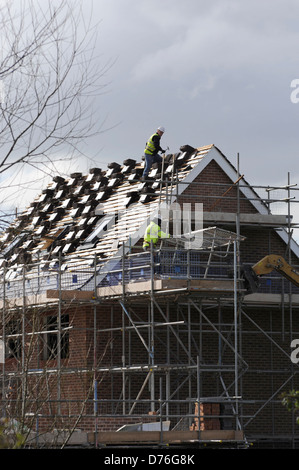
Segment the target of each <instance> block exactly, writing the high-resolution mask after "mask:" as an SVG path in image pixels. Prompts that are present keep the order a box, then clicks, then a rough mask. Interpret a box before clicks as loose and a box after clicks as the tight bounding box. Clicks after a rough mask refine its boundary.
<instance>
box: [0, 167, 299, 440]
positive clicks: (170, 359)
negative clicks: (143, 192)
mask: <svg viewBox="0 0 299 470" xmlns="http://www.w3.org/2000/svg"><path fill="white" fill-rule="evenodd" d="M177 181H178V178H177ZM241 184H242V183H241V181H240V178H238V180H237V183H236V185H235V186H236V188H237V208H238V210H237V212H236V217H235V220H233V221H232V222H231V224H232V225H234V228H235V231H230V230H224V229H221V228H219V227H208V228H204V229H203V239H202V243H200V246H198V247H196V245H195V246H194V245H193V246H192V247H191V248H190V247H189V246H188V243H189V241H190V238H188V237H185V239H184V241H182V238H178V239H176V238H170V239H166V240H163V242H162V243H161V245H160V246H159V247H158V248H157V249H155V248H154V247H153V246H152V245H151V248H150V251H149V252H148V253H144V252H143V251H142V248H141V246H138V244H137V245H135V246H132V244H131V241H130V240H128V241H127V242H124V243H123V244H122V250H120V253H119V255H118V256H114V259H113V261H114V266H113V269H111V267H110V266H109V269H108V270H107V263H105V262H104V261H103V260H102V259H98V258H97V256H96V255H95V256H93V257H92V258H90V260H89V261H90V263H89V267H88V266H85V267H84V268H82V265H81V264H80V260H79V261H78V258H77V257H74V260H73V263H71V268H69V267H68V266H65V264H64V260H63V259H62V258H61V256H59V257H58V259H56V261H55V262H54V263H52V265H51V266H50V267H49V265H47V266H44V263H43V262H41V261H37V262H35V263H32V264H28V265H23V266H22V267H20V268H19V270H16V269H15V270H10V271H7V270H6V268H5V267H4V268H3V270H2V287H1V291H2V295H1V309H2V335H1V337H0V339H1V341H2V345H3V346H4V350H5V353H6V358H7V357H8V356H9V358H8V359H9V360H8V361H7V360H5V358H4V360H3V363H2V374H1V388H2V416H9V417H10V418H14V419H15V420H16V421H17V422H19V423H21V425H22V429H23V430H24V429H28V430H29V431H30V432H29V431H28V436H29V438H28V439H29V440H28V442H29V445H39V444H41V443H44V441H43V432H45V428H44V427H43V423H44V422H49V421H52V426H51V427H50V428H49V429H50V430H51V436H52V438H53V435H54V437H55V439H56V440H57V442H58V441H59V438H61V434H62V433H65V432H66V423H68V426H69V427H68V431H69V433H67V434H66V435H65V434H63V438H64V440H63V445H65V442H70V439H71V436H73V435H74V434H76V433H75V431H76V430H77V428H82V429H84V430H85V429H87V428H88V425H89V426H90V427H89V433H90V434H89V433H87V437H86V442H88V443H89V444H90V445H93V446H96V447H99V446H101V445H102V444H107V442H108V444H109V445H124V444H128V443H129V444H130V439H134V442H135V443H136V442H139V443H141V444H143V445H145V444H151V445H156V446H158V447H159V446H160V447H161V446H162V447H163V446H164V445H166V444H167V445H169V444H171V443H173V442H178V440H179V441H180V442H181V443H182V444H185V445H190V443H191V442H193V443H194V442H195V443H196V444H194V445H196V446H201V445H204V444H207V443H208V444H210V445H217V443H218V444H219V445H220V443H221V444H222V445H227V446H231V447H244V446H245V447H246V446H247V445H248V444H249V442H248V439H247V430H248V429H249V428H250V426H251V424H252V423H254V422H255V421H258V419H259V416H260V415H262V414H263V412H264V411H265V409H268V408H269V407H270V409H271V411H272V414H273V415H274V414H276V413H277V411H276V409H277V408H278V406H281V404H280V400H279V398H278V396H279V393H280V392H281V391H282V390H283V389H284V387H286V386H289V388H290V389H291V388H292V387H294V386H295V384H296V383H298V382H297V380H298V376H297V372H298V371H297V365H296V364H293V363H291V362H290V361H289V351H288V349H286V348H283V347H282V346H281V341H282V342H284V341H286V339H291V338H294V337H296V335H298V334H299V326H298V325H297V323H295V316H294V312H295V310H296V309H297V308H298V306H299V302H298V300H297V298H296V295H297V290H296V289H295V288H293V289H292V286H289V285H286V283H285V282H284V280H281V279H280V278H279V277H278V276H276V275H275V274H271V275H269V279H270V280H271V284H269V283H268V282H267V279H268V278H265V279H263V282H262V284H263V285H262V287H263V289H262V291H263V292H265V293H267V292H268V293H271V290H272V289H274V293H275V294H276V293H277V294H278V295H279V296H280V302H279V305H277V304H275V303H273V302H272V301H270V300H269V297H267V298H266V297H265V299H264V300H263V301H261V302H260V308H262V309H266V308H268V309H270V314H269V316H270V327H269V326H268V327H267V328H266V327H265V326H263V325H261V324H260V323H259V322H258V321H257V320H256V318H255V316H254V315H252V314H251V309H252V308H253V307H252V304H249V303H247V302H246V295H247V293H248V292H247V291H246V287H245V285H244V280H243V279H242V277H241V272H240V269H241V262H240V252H241V251H242V248H241V246H242V241H243V240H244V237H242V236H241V226H242V220H241V211H240V201H241V199H242V196H241V194H240V188H241ZM165 185H166V188H165V192H166V194H167V195H168V197H169V198H170V201H171V200H172V198H174V193H175V188H176V187H177V186H176V185H175V184H174V183H173V178H172V179H171V180H167V181H165ZM168 185H171V188H170V189H169V188H168ZM223 189H224V193H223V194H224V195H225V198H229V195H228V193H229V189H230V187H229V188H228V189H227V188H223ZM254 190H255V191H257V190H262V191H265V192H266V197H265V198H262V199H261V198H260V197H259V196H256V197H257V199H258V200H259V201H261V200H262V202H263V204H265V206H266V207H267V208H268V210H269V214H270V213H271V208H272V206H273V205H274V204H277V203H280V202H283V203H284V204H287V217H286V223H285V226H284V227H283V228H284V229H285V231H286V234H287V237H288V238H287V244H286V249H287V255H288V259H289V261H291V259H292V253H291V251H292V250H291V238H292V233H293V229H294V227H295V226H294V224H292V223H291V209H290V204H291V202H297V201H296V200H295V199H292V196H291V191H295V190H296V188H295V187H294V186H293V185H291V183H290V177H289V176H288V184H287V185H286V186H285V187H276V188H270V187H259V188H254ZM274 191H276V192H277V193H278V192H286V193H287V196H286V197H282V198H280V197H271V194H273V193H274ZM232 198H233V199H234V200H235V198H236V196H233V197H232ZM218 201H219V198H218V197H215V198H214V199H212V202H211V204H212V206H211V207H212V208H213V209H214V208H215V205H217V203H218ZM167 202H169V200H168V201H167ZM275 226H276V225H275ZM192 235H194V233H193V234H191V239H192ZM278 284H279V285H278ZM286 295H287V296H288V297H287V298H286ZM85 307H88V309H89V311H88V312H89V313H88V315H89V316H91V318H90V319H89V323H87V322H86V323H85V324H84V326H78V325H77V324H76V323H75V322H74V323H72V321H70V319H69V316H68V314H69V313H70V312H71V310H72V309H76V311H77V312H78V311H81V310H84V308H85ZM277 310H279V312H280V314H281V324H282V330H281V331H280V333H279V337H278V332H277V330H275V326H274V322H275V319H274V313H273V312H274V311H277ZM49 312H50V313H51V312H52V313H53V315H51V316H50V318H51V321H50V322H49V321H44V320H43V315H45V316H46V318H47V317H49ZM103 312H105V317H106V326H105V325H104V326H103V324H102V323H103V322H102V320H103ZM287 313H288V315H289V319H288V322H287ZM54 317H55V319H53V318H54ZM107 319H109V322H108V321H107ZM108 323H109V324H108ZM244 324H246V328H249V327H248V325H251V327H252V330H250V331H248V330H247V329H244ZM254 332H255V334H256V335H260V337H261V338H263V341H267V343H268V345H270V346H269V347H270V350H271V355H273V354H274V352H273V350H274V349H277V350H279V351H280V353H281V354H282V356H283V357H284V358H285V359H286V360H288V363H289V365H288V367H285V368H284V369H283V370H282V371H281V373H282V376H283V377H284V380H283V381H282V383H280V384H279V385H277V383H276V381H275V375H276V374H277V370H276V367H275V365H274V363H272V369H269V370H267V371H266V370H263V368H260V369H259V370H257V369H256V370H255V372H256V373H257V374H261V373H263V372H264V373H265V374H269V377H270V382H271V381H272V382H271V383H270V388H269V389H271V393H269V396H268V398H264V397H262V398H249V399H246V398H244V387H245V382H246V380H245V378H246V376H247V375H248V374H249V375H250V374H252V373H253V372H254V371H253V372H252V371H251V369H250V364H249V363H248V361H247V360H246V357H247V356H246V354H244V352H245V350H247V346H246V345H245V344H244V342H245V340H246V335H251V334H253V333H254ZM75 333H76V336H74V338H75V341H76V338H77V339H78V340H79V338H80V334H81V333H82V335H83V333H84V335H86V337H87V336H88V337H89V339H90V344H89V347H90V349H89V350H88V352H86V357H85V358H84V360H83V361H82V362H80V361H79V363H78V362H76V361H75V360H74V361H73V363H71V362H69V363H68V362H67V361H66V358H67V356H68V353H69V350H68V348H69V339H70V337H71V336H72V335H75ZM286 337H287V338H286ZM116 344H117V348H116V346H115V345H116ZM114 348H115V349H116V352H115V351H114ZM136 351H137V356H136ZM30 352H32V353H33V354H34V356H32V357H31V356H30ZM271 357H272V356H271ZM75 376H76V377H77V380H78V378H79V379H80V380H82V382H84V393H83V395H82V396H81V398H78V396H77V397H75V398H70V397H69V396H67V395H65V392H64V387H65V380H71V379H72V378H73V377H75ZM53 383H54V385H53ZM53 387H54V388H55V394H54V393H53ZM29 390H30V393H31V394H29V395H28V392H29ZM33 390H34V393H35V395H34V396H32V392H33ZM80 393H81V392H80ZM80 393H79V392H78V394H79V395H80ZM109 394H110V396H108V395H109ZM248 410H250V411H248ZM108 422H109V423H110V424H111V422H114V431H113V432H111V433H110V434H109V435H108V434H105V433H103V429H104V427H103V423H104V424H105V423H108ZM69 423H71V425H70V424H69ZM87 423H92V424H91V425H90V424H88V425H87ZM273 423H274V421H273ZM272 426H273V428H272V433H270V434H271V439H272V440H275V439H277V440H280V441H281V442H282V441H284V440H287V441H288V442H291V445H292V446H293V447H295V446H296V445H297V441H298V431H297V432H296V427H295V418H294V415H293V417H292V429H291V432H289V433H286V432H282V433H277V432H276V430H275V429H274V424H272ZM57 429H60V430H61V432H60V434H59V432H58V430H57ZM41 430H42V432H41ZM140 430H142V431H144V432H143V433H140ZM147 430H150V431H151V432H152V434H151V435H150V437H148V435H147V434H146V431H147ZM33 431H34V432H33ZM155 431H157V432H158V434H155ZM55 433H56V434H55ZM131 433H132V434H131ZM170 433H172V434H170ZM268 434H269V433H265V435H264V437H263V436H262V438H264V439H267V435H268ZM276 435H277V437H276ZM251 436H252V437H251V439H253V440H254V439H259V437H258V436H256V435H255V434H254V433H252V432H251ZM139 437H140V441H136V439H138V438H139ZM53 439H54V438H53ZM107 439H108V441H107ZM59 442H61V441H59ZM131 443H132V441H131Z"/></svg>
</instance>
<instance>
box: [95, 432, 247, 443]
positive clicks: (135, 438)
mask: <svg viewBox="0 0 299 470" xmlns="http://www.w3.org/2000/svg"><path fill="white" fill-rule="evenodd" d="M243 439H244V434H243V431H234V430H230V431H224V430H219V431H201V432H200V433H199V432H198V431H164V432H163V433H162V436H161V433H160V431H125V432H116V431H101V432H98V433H97V441H98V442H99V443H102V444H132V443H135V444H142V443H160V442H163V443H164V444H178V443H183V442H193V441H196V442H198V441H199V440H202V441H210V440H211V441H212V440H213V441H242V440H243ZM94 440H95V433H88V441H89V442H90V443H94Z"/></svg>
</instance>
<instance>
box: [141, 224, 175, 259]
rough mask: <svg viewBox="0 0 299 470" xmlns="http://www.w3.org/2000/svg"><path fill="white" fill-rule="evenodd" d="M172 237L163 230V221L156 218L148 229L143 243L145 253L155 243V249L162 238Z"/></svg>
mask: <svg viewBox="0 0 299 470" xmlns="http://www.w3.org/2000/svg"><path fill="white" fill-rule="evenodd" d="M169 237H170V235H169V234H167V233H165V232H163V231H162V230H161V219H160V218H156V219H154V220H152V221H151V222H150V224H149V225H148V226H147V227H146V230H145V234H144V241H143V249H144V251H146V250H148V249H149V247H150V246H151V242H153V247H154V248H155V246H156V244H157V242H158V240H159V239H161V238H169Z"/></svg>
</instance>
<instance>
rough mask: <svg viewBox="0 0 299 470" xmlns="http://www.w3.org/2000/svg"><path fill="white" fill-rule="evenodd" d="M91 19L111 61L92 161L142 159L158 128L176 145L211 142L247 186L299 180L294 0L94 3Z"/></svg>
mask: <svg viewBox="0 0 299 470" xmlns="http://www.w3.org/2000/svg"><path fill="white" fill-rule="evenodd" d="M84 1H85V2H86V0H84ZM88 1H89V0H87V2H88ZM94 16H95V18H98V19H99V20H101V23H100V29H99V48H100V52H101V53H102V54H103V55H102V60H105V59H106V60H108V59H112V60H114V59H115V60H116V62H115V64H114V65H113V67H112V68H111V69H110V70H109V71H108V73H107V82H110V84H109V85H108V86H107V91H109V93H107V94H106V95H105V96H104V97H100V98H99V111H100V114H101V115H102V116H103V117H104V116H107V121H106V126H107V127H109V126H114V125H116V127H115V128H113V129H112V130H110V131H109V132H107V133H104V134H103V135H101V136H100V138H98V139H97V140H98V146H99V149H101V152H100V153H99V156H98V158H99V161H100V160H103V161H107V160H108V161H109V160H111V159H117V160H119V161H122V160H123V159H124V158H126V157H137V158H139V157H141V155H142V153H143V149H144V143H145V141H146V139H147V138H148V137H149V135H150V134H151V133H152V132H153V131H155V130H156V127H157V126H159V125H163V126H164V127H165V128H166V132H165V134H164V136H163V140H162V143H163V145H164V147H165V146H167V145H168V146H169V148H170V150H171V151H173V152H176V151H178V150H179V147H180V146H181V145H183V144H190V145H192V146H195V147H198V146H201V145H207V144H212V143H213V144H215V145H216V146H217V147H218V148H219V149H220V150H221V151H222V152H223V153H224V154H225V155H226V156H227V157H228V158H229V159H230V160H231V161H232V163H236V155H237V153H238V152H239V154H240V169H241V172H242V173H245V176H246V178H247V179H248V181H249V182H250V183H252V184H263V185H268V184H269V185H272V184H277V183H278V184H281V183H283V184H285V183H286V182H287V173H288V172H290V173H291V177H292V179H293V180H294V181H295V180H296V181H297V180H298V177H299V165H298V157H299V155H298V150H299V149H298V137H299V132H298V124H299V103H293V102H292V101H291V93H292V92H293V96H294V94H295V92H296V89H294V88H291V83H292V81H293V80H295V79H296V78H298V79H299V23H298V19H299V2H298V0H283V1H282V0H251V1H245V0H210V1H206V0H184V1H182V0H159V1H158V0H97V1H96V2H95V3H94ZM297 88H299V85H297ZM297 96H299V93H298V95H297ZM295 97H296V96H295Z"/></svg>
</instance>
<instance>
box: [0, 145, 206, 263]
mask: <svg viewBox="0 0 299 470" xmlns="http://www.w3.org/2000/svg"><path fill="white" fill-rule="evenodd" d="M212 147H213V146H207V147H202V148H198V149H194V148H193V147H190V146H183V147H181V150H180V152H178V153H176V154H169V155H166V157H165V165H164V180H165V179H166V178H169V180H171V178H173V180H176V179H177V180H178V181H183V180H184V178H185V177H186V176H187V175H188V173H189V172H190V171H191V170H192V169H193V168H194V167H195V166H196V165H197V164H198V163H199V162H200V160H201V159H202V158H203V157H204V156H205V155H206V153H207V152H208V151H209V150H210V149H211V148H212ZM143 167H144V163H143V162H141V163H138V162H136V160H133V159H127V160H125V161H124V162H123V165H120V164H118V163H115V162H113V163H109V165H108V168H107V169H106V170H102V169H100V168H92V169H91V170H90V172H89V174H88V175H82V174H81V173H73V174H71V175H70V178H68V179H65V178H62V177H60V176H55V177H54V178H53V181H52V182H51V183H50V184H49V185H48V187H47V188H46V189H44V190H43V191H42V194H41V195H40V196H38V197H37V198H36V199H35V200H34V201H33V202H32V203H31V205H30V207H28V208H27V209H26V210H25V211H24V212H23V213H21V214H20V215H19V216H18V217H17V218H16V219H15V220H14V222H13V223H12V224H11V225H10V227H9V228H8V229H7V230H6V231H5V232H4V233H3V234H2V236H1V237H0V256H1V259H0V267H3V266H4V265H6V267H9V268H10V269H13V270H17V269H18V267H19V266H22V265H23V264H24V263H26V264H28V263H32V262H35V261H37V260H39V261H44V262H45V264H47V265H48V266H49V264H50V263H54V262H55V259H56V262H57V257H58V256H61V257H62V259H63V260H64V261H65V262H66V263H72V262H76V263H78V262H79V263H80V265H84V264H87V265H91V257H92V256H93V257H94V255H95V254H96V255H97V257H98V258H99V259H102V260H108V259H109V258H111V257H113V256H114V254H115V253H116V252H117V251H118V249H119V247H120V246H121V245H122V242H124V241H127V240H128V239H129V237H130V236H131V235H132V234H134V233H135V232H136V231H137V230H138V229H139V228H140V226H142V224H144V223H146V221H147V220H148V217H149V216H150V215H151V214H152V213H153V211H154V210H155V209H157V207H158V205H159V203H161V201H163V200H165V197H166V192H167V191H166V187H165V183H163V184H162V183H161V164H155V165H153V167H152V170H151V172H150V173H149V181H142V180H141V176H142V172H143Z"/></svg>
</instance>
